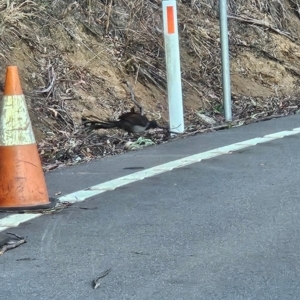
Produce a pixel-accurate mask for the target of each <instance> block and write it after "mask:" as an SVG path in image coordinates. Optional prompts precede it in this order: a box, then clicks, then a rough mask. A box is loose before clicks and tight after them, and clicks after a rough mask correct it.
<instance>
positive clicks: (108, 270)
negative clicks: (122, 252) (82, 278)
mask: <svg viewBox="0 0 300 300" xmlns="http://www.w3.org/2000/svg"><path fill="white" fill-rule="evenodd" d="M110 270H111V268H109V269H107V270H105V271H103V272H102V273H101V274H100V275H99V276H98V277H97V278H96V279H94V281H93V288H94V290H95V289H97V288H98V287H99V286H100V284H101V279H102V278H103V277H105V276H107V275H108V274H109V272H110Z"/></svg>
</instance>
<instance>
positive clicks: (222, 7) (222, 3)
mask: <svg viewBox="0 0 300 300" xmlns="http://www.w3.org/2000/svg"><path fill="white" fill-rule="evenodd" d="M219 12H220V32H221V50H222V81H223V103H224V110H225V120H226V121H231V120H232V111H231V89H230V61H229V46H228V24H227V0H219Z"/></svg>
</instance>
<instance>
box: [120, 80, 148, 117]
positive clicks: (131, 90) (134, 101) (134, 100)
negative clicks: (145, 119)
mask: <svg viewBox="0 0 300 300" xmlns="http://www.w3.org/2000/svg"><path fill="white" fill-rule="evenodd" d="M124 83H126V85H127V86H128V89H129V91H130V94H131V100H132V101H133V103H134V104H135V105H136V106H137V107H138V108H139V109H140V113H141V115H143V114H144V108H143V107H142V105H141V104H140V103H139V102H138V101H137V100H136V99H135V96H134V92H133V89H132V87H131V85H130V83H129V82H128V81H127V80H125V81H124Z"/></svg>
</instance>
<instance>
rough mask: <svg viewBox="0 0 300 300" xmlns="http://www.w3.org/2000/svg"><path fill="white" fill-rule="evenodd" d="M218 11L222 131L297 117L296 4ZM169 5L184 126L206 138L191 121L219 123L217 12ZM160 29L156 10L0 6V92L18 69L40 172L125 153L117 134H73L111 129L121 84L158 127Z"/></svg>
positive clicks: (100, 4) (299, 22)
mask: <svg viewBox="0 0 300 300" xmlns="http://www.w3.org/2000/svg"><path fill="white" fill-rule="evenodd" d="M228 2H229V4H228V16H229V19H228V20H229V41H230V59H231V88H232V100H233V102H232V105H233V107H232V108H233V123H232V124H231V125H233V126H234V125H241V124H247V123H249V122H252V121H257V119H264V118H266V117H270V116H272V115H276V116H278V115H282V116H283V115H288V114H293V113H298V110H299V104H300V102H299V100H298V95H299V78H300V60H299V58H300V40H299V32H300V31H299V29H300V19H299V17H300V16H299V7H300V3H299V1H297V0H280V1H278V0H276V1H270V0H262V1H249V0H248V1H246V0H239V1H237V0H236V1H234V0H231V1H228ZM177 3H178V20H179V30H180V47H181V50H180V51H181V67H182V80H183V81H182V82H183V96H184V109H185V122H186V128H187V131H188V132H195V133H196V132H199V131H201V130H203V129H205V128H208V127H211V125H208V124H204V123H203V122H202V121H201V119H200V118H199V117H198V116H197V113H199V112H200V113H202V114H205V115H207V116H209V117H211V118H212V119H214V120H215V121H216V123H215V124H216V125H217V126H220V125H222V124H225V123H224V117H223V106H222V85H221V81H222V77H221V59H220V53H221V52H220V51H221V50H220V36H219V19H218V6H217V3H218V1H217V0H201V1H200V0H199V1H198V0H192V1H183V0H182V1H177ZM162 27H163V26H162V11H161V1H158V0H151V1H140V0H126V1H122V0H118V1H112V0H104V1H99V0H78V1H74V2H71V1H62V0H54V1H44V0H40V1H6V0H5V1H4V0H0V69H1V70H2V74H3V75H2V78H3V79H2V81H1V79H0V83H2V85H3V83H4V75H5V67H6V66H7V65H9V64H13V65H17V66H18V67H19V73H20V77H21V81H22V85H23V90H24V94H25V97H26V100H27V102H28V108H29V112H30V116H31V121H32V124H33V130H34V133H35V136H36V139H37V142H38V146H39V151H40V154H41V157H42V160H43V165H44V167H45V170H48V169H53V168H56V167H58V166H61V165H64V164H73V163H77V162H79V161H82V160H89V159H93V158H95V157H103V156H106V155H112V154H116V153H121V152H123V151H124V145H125V143H126V141H127V140H128V139H132V137H128V136H126V135H124V134H123V133H121V132H120V131H106V130H99V131H98V132H96V133H93V134H92V135H89V136H87V135H86V136H84V135H82V132H81V118H82V117H83V116H85V117H90V118H93V117H97V118H100V119H117V117H118V115H119V114H120V113H122V112H124V111H128V110H129V109H130V108H131V107H132V105H133V102H132V101H131V96H132V95H131V93H130V91H129V89H128V87H127V85H126V84H125V83H124V81H128V82H130V83H131V86H132V87H133V90H134V96H135V99H136V100H137V101H138V102H140V104H141V105H142V106H143V107H144V110H145V113H146V115H147V116H148V117H149V118H151V119H156V120H157V121H158V123H161V124H162V125H166V124H167V122H168V103H167V92H166V73H165V60H164V58H165V56H164V47H163V32H162ZM0 86H1V85H0ZM0 96H1V97H2V95H1V92H0ZM198 115H199V114H198ZM146 136H148V137H150V138H152V139H153V140H154V141H155V142H156V143H159V142H165V141H167V140H168V136H167V135H166V133H161V132H158V133H150V135H146Z"/></svg>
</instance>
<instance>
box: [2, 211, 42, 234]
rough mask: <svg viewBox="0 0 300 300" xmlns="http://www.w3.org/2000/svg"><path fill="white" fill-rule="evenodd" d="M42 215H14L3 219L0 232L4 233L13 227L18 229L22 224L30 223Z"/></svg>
mask: <svg viewBox="0 0 300 300" xmlns="http://www.w3.org/2000/svg"><path fill="white" fill-rule="evenodd" d="M41 215H42V214H40V213H36V214H35V213H34V214H33V213H26V214H13V215H9V216H7V217H5V218H3V219H0V231H4V230H6V229H8V228H11V227H17V226H19V225H20V224H21V223H24V222H27V221H30V220H32V219H35V218H37V217H39V216H41Z"/></svg>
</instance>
